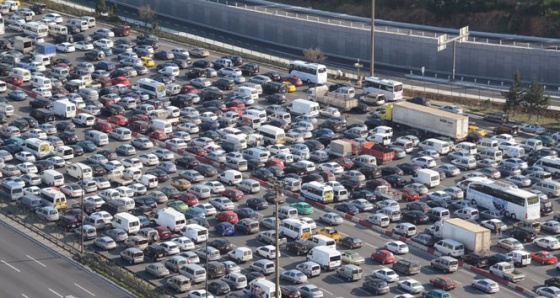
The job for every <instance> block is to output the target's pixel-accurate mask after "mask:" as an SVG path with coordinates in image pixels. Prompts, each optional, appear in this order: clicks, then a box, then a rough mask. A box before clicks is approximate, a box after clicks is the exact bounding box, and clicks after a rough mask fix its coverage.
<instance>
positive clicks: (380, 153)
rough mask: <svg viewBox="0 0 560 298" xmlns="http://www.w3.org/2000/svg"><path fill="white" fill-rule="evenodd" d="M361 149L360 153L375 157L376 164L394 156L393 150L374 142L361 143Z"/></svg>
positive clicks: (387, 160)
mask: <svg viewBox="0 0 560 298" xmlns="http://www.w3.org/2000/svg"><path fill="white" fill-rule="evenodd" d="M361 151H362V152H361V154H367V155H371V156H373V157H375V159H376V161H377V164H383V163H386V162H389V161H391V160H393V159H394V158H395V150H393V149H390V148H387V147H384V146H382V145H379V144H376V143H375V142H367V143H363V144H362V150H361Z"/></svg>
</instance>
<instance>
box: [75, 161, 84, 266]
mask: <svg viewBox="0 0 560 298" xmlns="http://www.w3.org/2000/svg"><path fill="white" fill-rule="evenodd" d="M76 167H78V168H79V169H80V178H82V185H80V187H81V189H82V196H81V197H82V198H81V200H80V207H81V208H82V213H81V214H80V217H81V222H82V223H81V226H80V229H82V235H80V236H81V237H80V255H81V256H83V255H84V218H85V216H84V192H85V191H84V169H82V167H80V166H78V165H76Z"/></svg>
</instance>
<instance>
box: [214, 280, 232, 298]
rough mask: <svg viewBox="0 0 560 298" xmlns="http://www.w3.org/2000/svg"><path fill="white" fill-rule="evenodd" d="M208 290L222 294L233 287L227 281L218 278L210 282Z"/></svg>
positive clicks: (218, 294) (215, 293)
mask: <svg viewBox="0 0 560 298" xmlns="http://www.w3.org/2000/svg"><path fill="white" fill-rule="evenodd" d="M208 292H210V293H212V294H214V295H217V296H221V295H225V294H227V293H229V292H231V289H230V288H229V285H228V284H227V283H226V282H225V281H221V280H216V281H213V282H210V283H209V284H208Z"/></svg>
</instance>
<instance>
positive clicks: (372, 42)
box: [358, 0, 375, 77]
mask: <svg viewBox="0 0 560 298" xmlns="http://www.w3.org/2000/svg"><path fill="white" fill-rule="evenodd" d="M370 54H371V68H370V72H371V73H370V75H371V76H372V77H374V76H375V75H374V69H375V67H374V65H375V64H374V62H375V0H371V53H370ZM358 63H359V61H358Z"/></svg>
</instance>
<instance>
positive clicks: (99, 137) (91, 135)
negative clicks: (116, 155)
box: [85, 129, 109, 147]
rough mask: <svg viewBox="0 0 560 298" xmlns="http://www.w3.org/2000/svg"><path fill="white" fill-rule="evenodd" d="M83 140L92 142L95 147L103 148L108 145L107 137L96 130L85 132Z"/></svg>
mask: <svg viewBox="0 0 560 298" xmlns="http://www.w3.org/2000/svg"><path fill="white" fill-rule="evenodd" d="M85 139H86V140H88V141H92V142H93V143H94V144H95V145H96V146H98V147H99V146H103V145H107V144H109V136H108V135H107V134H106V133H104V132H101V131H98V130H93V129H92V130H88V131H86V132H85Z"/></svg>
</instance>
